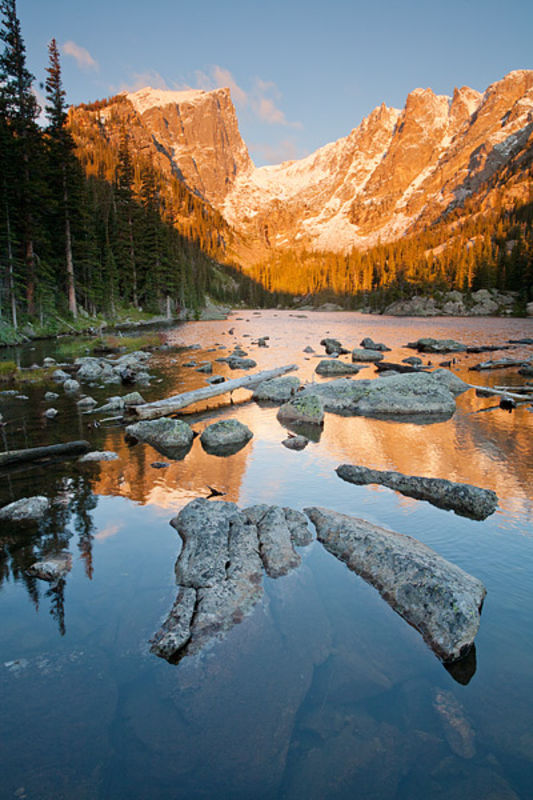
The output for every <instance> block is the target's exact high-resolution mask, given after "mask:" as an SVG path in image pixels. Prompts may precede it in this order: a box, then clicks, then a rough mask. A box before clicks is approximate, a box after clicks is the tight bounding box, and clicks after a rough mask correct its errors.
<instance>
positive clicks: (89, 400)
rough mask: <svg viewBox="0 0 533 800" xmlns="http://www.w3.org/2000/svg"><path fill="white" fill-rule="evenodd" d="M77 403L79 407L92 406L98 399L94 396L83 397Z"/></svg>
mask: <svg viewBox="0 0 533 800" xmlns="http://www.w3.org/2000/svg"><path fill="white" fill-rule="evenodd" d="M76 405H77V406H78V408H92V407H93V406H95V405H96V400H95V399H94V397H82V398H81V400H78V402H77V403H76Z"/></svg>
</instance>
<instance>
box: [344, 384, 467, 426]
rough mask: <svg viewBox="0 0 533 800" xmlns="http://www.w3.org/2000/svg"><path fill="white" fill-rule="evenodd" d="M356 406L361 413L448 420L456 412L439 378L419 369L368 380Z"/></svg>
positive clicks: (452, 398)
mask: <svg viewBox="0 0 533 800" xmlns="http://www.w3.org/2000/svg"><path fill="white" fill-rule="evenodd" d="M355 408H356V413H358V414H362V415H363V416H374V417H382V418H385V417H389V418H390V417H412V418H413V417H418V418H419V419H431V418H438V419H447V418H449V417H451V416H452V415H453V414H454V412H455V399H454V397H453V395H452V394H451V392H450V390H449V389H448V388H447V386H444V385H443V384H442V382H441V381H439V379H438V378H434V377H433V375H431V374H428V373H424V372H420V373H412V374H407V375H395V376H393V377H390V378H387V379H386V380H375V381H370V386H369V387H368V391H367V392H366V393H365V394H364V395H363V396H362V397H361V398H360V399H359V400H358V401H357V404H356V406H355Z"/></svg>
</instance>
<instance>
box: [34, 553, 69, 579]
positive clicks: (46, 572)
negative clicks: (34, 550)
mask: <svg viewBox="0 0 533 800" xmlns="http://www.w3.org/2000/svg"><path fill="white" fill-rule="evenodd" d="M71 569H72V556H71V554H70V553H57V554H56V555H51V556H48V557H47V558H45V559H43V560H42V561H36V562H35V563H34V564H32V565H31V567H28V569H27V570H26V571H27V573H28V575H32V576H34V577H36V578H40V579H41V580H43V581H48V582H49V583H57V581H59V580H61V579H62V578H64V577H65V575H66V574H67V572H70V570H71Z"/></svg>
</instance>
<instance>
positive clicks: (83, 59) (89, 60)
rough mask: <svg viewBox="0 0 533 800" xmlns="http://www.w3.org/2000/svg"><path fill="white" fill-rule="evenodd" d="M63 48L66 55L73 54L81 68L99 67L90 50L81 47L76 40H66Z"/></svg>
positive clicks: (95, 68)
mask: <svg viewBox="0 0 533 800" xmlns="http://www.w3.org/2000/svg"><path fill="white" fill-rule="evenodd" d="M61 49H62V51H63V52H64V53H65V55H67V56H72V58H73V59H74V60H75V62H76V64H77V65H78V67H79V68H80V69H83V70H90V69H94V70H97V69H99V67H98V62H97V61H95V59H94V58H93V57H92V55H91V54H90V53H89V51H88V50H86V49H85V47H81V46H80V45H79V44H76V42H72V41H68V42H65V44H64V45H63V46H62V47H61Z"/></svg>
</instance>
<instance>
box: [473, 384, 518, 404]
mask: <svg viewBox="0 0 533 800" xmlns="http://www.w3.org/2000/svg"><path fill="white" fill-rule="evenodd" d="M467 385H468V386H469V387H470V388H471V389H475V390H476V392H478V393H479V394H480V395H484V396H485V397H490V396H491V395H497V396H498V397H510V398H512V399H513V400H520V401H521V402H529V401H530V400H533V394H530V395H525V394H517V393H516V392H508V391H505V390H503V389H496V388H495V387H494V386H476V384H475V383H469V384H467Z"/></svg>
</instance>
